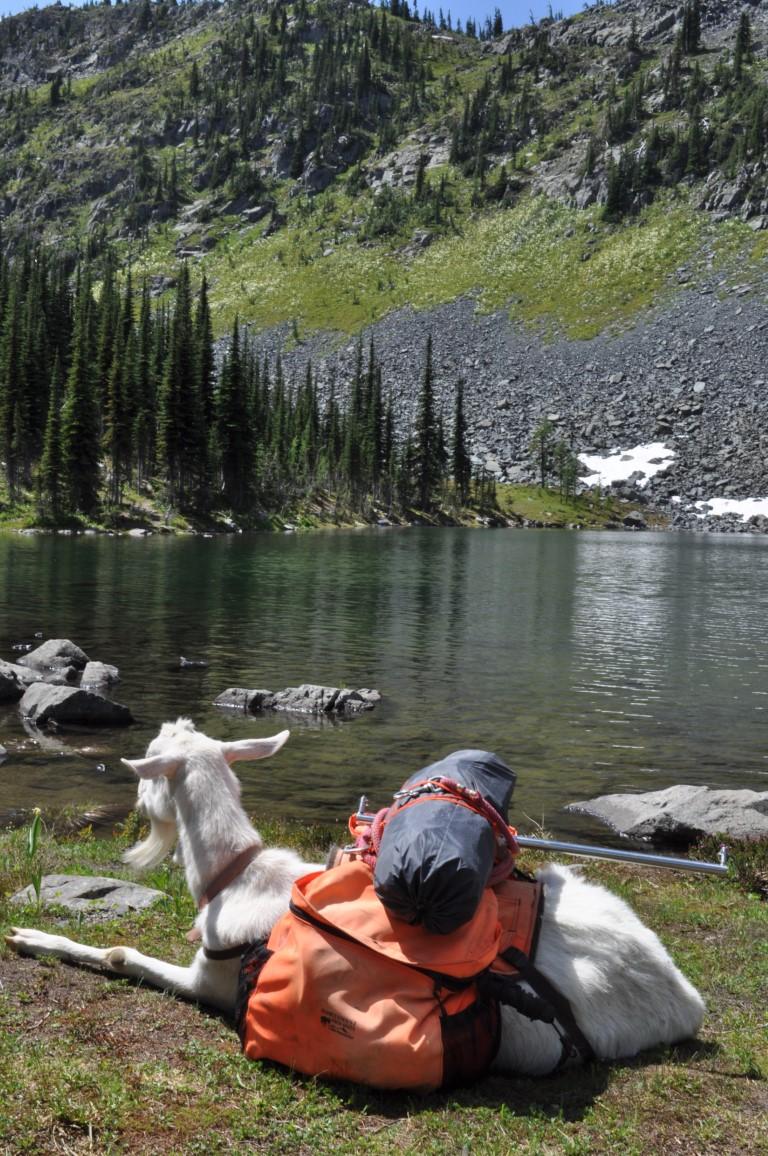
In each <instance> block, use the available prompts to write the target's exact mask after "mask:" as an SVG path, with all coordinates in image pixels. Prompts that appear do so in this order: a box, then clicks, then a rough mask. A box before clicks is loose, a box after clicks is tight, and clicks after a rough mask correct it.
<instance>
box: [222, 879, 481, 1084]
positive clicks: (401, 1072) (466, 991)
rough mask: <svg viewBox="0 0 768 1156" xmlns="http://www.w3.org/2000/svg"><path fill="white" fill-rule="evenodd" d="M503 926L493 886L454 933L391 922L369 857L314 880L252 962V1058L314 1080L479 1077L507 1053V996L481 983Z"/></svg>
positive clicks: (244, 978)
mask: <svg viewBox="0 0 768 1156" xmlns="http://www.w3.org/2000/svg"><path fill="white" fill-rule="evenodd" d="M500 937H501V926H500V924H499V919H498V903H497V899H496V896H495V894H494V892H493V891H492V890H490V889H488V890H486V891H485V892H484V894H483V896H482V899H481V902H480V905H479V907H478V910H477V912H476V914H475V916H474V917H473V919H472V920H470V921H469V922H468V923H466V924H464V925H462V926H461V927H460V928H458V929H457V930H455V931H453V932H451V933H450V934H448V935H439V936H438V935H434V934H432V933H430V932H428V931H425V930H424V928H423V927H421V926H419V925H412V924H407V923H404V922H402V921H401V920H398V919H396V918H394V917H393V916H392V915H391V914H390V913H389V912H388V911H387V909H386V908H385V907H384V906H383V904H382V903H381V901H380V900H379V899H378V897H377V896H376V893H375V891H374V889H373V875H372V872H371V869H370V867H368V866H367V865H366V864H365V863H363V862H361V861H353V862H349V863H343V864H342V865H341V866H339V867H334V868H332V869H331V870H329V871H320V872H317V873H314V874H310V875H305V876H304V877H303V878H302V879H299V880H298V881H297V882H296V883H295V884H294V887H293V892H292V897H291V905H290V910H289V912H288V913H287V914H286V915H284V916H283V917H282V918H281V919H280V920H279V921H278V923H277V924H276V925H275V927H274V929H273V931H272V934H271V936H270V938H269V940H268V941H267V943H266V945H263V944H262V945H260V946H257V947H256V948H255V949H253V950H252V952H251V953H250V955H249V956H246V957H245V960H244V966H243V970H242V972H241V983H242V984H244V993H243V994H244V999H243V1001H242V1003H241V1007H240V1014H239V1017H238V1018H239V1030H240V1036H241V1041H242V1045H243V1050H244V1052H245V1054H246V1055H247V1056H248V1057H249V1058H250V1059H254V1060H260V1059H268V1060H276V1061H278V1062H279V1063H281V1064H285V1065H286V1066H287V1067H289V1068H293V1069H295V1070H297V1071H299V1072H303V1073H305V1074H307V1075H314V1076H326V1077H331V1078H336V1079H343V1080H352V1081H355V1082H357V1083H362V1084H369V1085H371V1086H372V1087H375V1088H389V1089H394V1088H398V1089H411V1090H414V1091H424V1092H426V1091H432V1090H435V1089H437V1088H440V1087H451V1086H455V1085H457V1084H461V1083H466V1082H469V1081H470V1080H472V1079H476V1078H477V1077H478V1076H480V1075H482V1074H483V1072H485V1071H486V1070H487V1068H488V1066H489V1064H490V1062H491V1060H492V1059H493V1057H494V1056H495V1054H496V1051H497V1050H498V1043H499V1031H500V1013H499V1007H498V1003H497V1002H496V1001H495V1000H493V999H491V998H488V997H486V996H483V995H482V994H481V993H479V992H478V990H477V988H476V986H475V983H474V981H475V978H476V977H477V976H478V975H479V974H480V973H482V972H484V971H485V970H486V969H487V968H488V967H489V966H490V965H491V964H492V963H493V962H494V960H495V959H496V956H497V953H498V951H499V946H500Z"/></svg>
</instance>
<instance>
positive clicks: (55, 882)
mask: <svg viewBox="0 0 768 1156" xmlns="http://www.w3.org/2000/svg"><path fill="white" fill-rule="evenodd" d="M165 898H167V896H166V895H165V892H163V891H156V890H155V889H154V888H152V887H142V886H141V884H139V883H129V882H126V880H125V879H110V878H109V877H108V876H103V875H44V876H43V878H42V880H41V881H40V902H41V903H43V904H55V905H56V906H57V907H66V908H67V909H68V910H69V911H78V912H83V913H84V914H86V915H99V916H101V917H105V916H110V917H111V916H114V915H127V914H128V913H129V912H131V911H143V910H145V909H146V908H147V907H154V905H155V904H156V903H159V902H160V900H162V899H165ZM36 902H37V896H36V895H35V889H34V887H32V885H31V884H30V886H29V887H25V888H23V890H21V891H17V892H16V894H15V895H13V896H11V903H16V904H28V903H36Z"/></svg>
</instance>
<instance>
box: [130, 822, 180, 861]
mask: <svg viewBox="0 0 768 1156" xmlns="http://www.w3.org/2000/svg"><path fill="white" fill-rule="evenodd" d="M177 833H178V832H177V828H176V824H175V823H173V822H164V821H163V820H162V819H155V818H152V819H151V820H150V830H149V834H148V835H147V837H146V839H142V840H141V842H139V843H136V844H135V845H134V846H133V847H130V848H129V849H128V850H127V851H125V852H124V853H123V862H124V863H127V864H128V865H129V866H130V867H133V868H134V869H135V870H136V871H149V869H150V868H151V867H157V865H158V863H161V862H162V861H163V859H165V857H166V855H168V854H169V853H170V851H171V850H172V849H173V845H174V843H175V842H176V835H177Z"/></svg>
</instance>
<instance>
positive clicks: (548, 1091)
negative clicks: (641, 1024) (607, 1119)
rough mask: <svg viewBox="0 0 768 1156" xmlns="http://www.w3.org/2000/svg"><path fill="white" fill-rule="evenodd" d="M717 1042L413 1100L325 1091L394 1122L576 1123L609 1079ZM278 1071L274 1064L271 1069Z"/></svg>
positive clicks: (713, 1049) (338, 1087)
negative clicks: (463, 1117) (474, 1115)
mask: <svg viewBox="0 0 768 1156" xmlns="http://www.w3.org/2000/svg"><path fill="white" fill-rule="evenodd" d="M720 1051H721V1049H720V1046H719V1045H718V1044H716V1043H710V1042H704V1041H702V1040H687V1041H684V1042H683V1043H681V1044H678V1045H676V1046H675V1047H673V1048H666V1047H662V1048H655V1049H652V1050H650V1051H646V1052H642V1053H641V1054H640V1055H638V1056H633V1057H631V1058H629V1059H627V1060H617V1061H616V1062H614V1063H602V1064H601V1063H591V1064H586V1065H584V1066H583V1067H571V1068H568V1069H566V1070H565V1071H563V1072H561V1073H559V1074H558V1075H555V1076H539V1077H526V1076H503V1075H491V1076H486V1077H485V1078H484V1079H482V1080H478V1082H477V1083H476V1084H473V1085H471V1086H470V1087H466V1088H455V1089H453V1090H451V1091H448V1092H433V1093H431V1094H429V1095H425V1096H414V1095H410V1094H403V1093H396V1092H389V1093H386V1092H375V1091H373V1090H372V1089H370V1088H365V1087H360V1086H354V1087H353V1086H350V1085H349V1084H343V1083H339V1082H331V1083H329V1084H328V1085H327V1086H328V1087H329V1088H331V1089H332V1090H333V1092H334V1094H335V1095H336V1096H337V1097H338V1098H339V1100H340V1101H341V1103H342V1105H343V1106H344V1107H345V1108H348V1109H349V1110H350V1111H354V1112H360V1111H367V1112H375V1113H376V1114H377V1115H380V1116H382V1117H385V1118H388V1119H392V1120H396V1119H399V1118H400V1117H402V1116H413V1115H417V1114H418V1113H420V1112H425V1111H430V1112H433V1111H441V1110H443V1109H446V1110H448V1109H464V1108H493V1109H497V1110H498V1109H500V1108H504V1109H506V1110H507V1111H508V1112H510V1113H511V1114H512V1115H513V1116H520V1117H526V1116H533V1117H539V1118H541V1119H548V1120H551V1119H556V1120H565V1121H569V1122H572V1121H578V1120H581V1119H583V1118H584V1116H586V1115H587V1113H588V1112H589V1110H590V1109H591V1108H592V1106H593V1105H594V1103H595V1100H597V1099H598V1098H599V1097H600V1096H601V1095H602V1094H603V1093H604V1092H605V1091H606V1089H607V1088H608V1087H609V1085H610V1083H611V1081H612V1079H613V1077H614V1076H615V1075H616V1074H617V1073H618V1072H621V1071H626V1070H632V1069H637V1068H644V1067H650V1066H652V1065H654V1064H661V1063H664V1064H680V1065H681V1066H687V1065H688V1064H690V1063H691V1062H692V1061H694V1060H697V1059H701V1058H702V1057H707V1058H710V1057H712V1058H713V1057H714V1056H716V1055H718V1054H719V1053H720ZM270 1066H273V1067H274V1068H275V1070H281V1069H280V1068H279V1067H278V1065H270ZM294 1079H295V1080H296V1081H297V1082H298V1083H308V1082H309V1078H308V1077H302V1076H300V1075H297V1074H294Z"/></svg>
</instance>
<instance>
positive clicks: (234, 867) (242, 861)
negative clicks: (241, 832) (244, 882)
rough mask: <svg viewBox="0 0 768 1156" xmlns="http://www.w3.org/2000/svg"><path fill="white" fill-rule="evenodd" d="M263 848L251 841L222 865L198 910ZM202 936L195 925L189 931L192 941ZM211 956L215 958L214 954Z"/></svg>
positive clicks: (199, 900)
mask: <svg viewBox="0 0 768 1156" xmlns="http://www.w3.org/2000/svg"><path fill="white" fill-rule="evenodd" d="M261 848H262V844H261V843H251V845H250V847H246V848H245V849H244V850H242V851H241V852H240V853H239V854H238V855H235V857H234V859H230V861H229V863H227V864H226V866H224V867H222V869H221V871H219V873H218V875H215V876H214V877H213V879H212V880H211V882H210V883H209V884H208V886H207V887H206V888H205V890H204V891H203V893H202V895H201V896H200V898H199V899H198V901H197V910H198V911H202V910H203V908H204V907H207V906H208V904H209V903H211V902H212V901H213V900H214V899H215V898H216V896H217V895H220V894H221V892H222V891H223V890H224V888H225V887H229V885H230V883H234V881H235V879H237V877H238V875H242V873H243V871H245V869H246V867H247V866H248V864H249V863H251V862H253V860H254V859H255V858H256V856H257V855H258V853H259V851H261ZM201 938H202V936H201V934H200V930H199V928H197V927H193V928H192V929H191V930H190V931H188V932H187V939H188V940H189V942H190V943H197V942H198V941H199V940H200V939H201ZM211 958H213V956H212V957H211Z"/></svg>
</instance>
